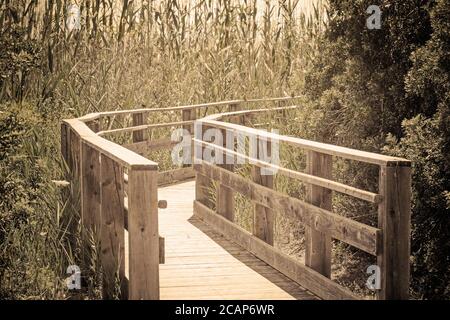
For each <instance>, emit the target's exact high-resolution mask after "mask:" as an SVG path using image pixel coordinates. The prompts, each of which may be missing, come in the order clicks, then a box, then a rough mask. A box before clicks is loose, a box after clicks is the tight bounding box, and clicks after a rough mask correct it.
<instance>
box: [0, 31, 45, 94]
mask: <svg viewBox="0 0 450 320" xmlns="http://www.w3.org/2000/svg"><path fill="white" fill-rule="evenodd" d="M0 48H1V49H0V101H4V100H15V101H22V100H23V98H24V94H25V91H26V89H27V87H28V86H27V85H28V81H29V79H28V77H29V75H30V74H31V73H32V72H33V71H34V70H36V69H39V68H40V66H41V47H40V46H39V44H38V43H37V41H35V40H31V39H29V38H27V37H26V31H25V30H24V29H23V28H21V27H18V26H17V25H13V26H12V27H10V28H6V29H5V30H0Z"/></svg>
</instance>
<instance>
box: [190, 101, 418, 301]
mask: <svg viewBox="0 0 450 320" xmlns="http://www.w3.org/2000/svg"><path fill="white" fill-rule="evenodd" d="M284 109H285V108H284ZM266 111H267V110H252V111H245V110H244V111H237V112H229V113H222V114H218V115H212V116H209V117H205V118H203V119H200V120H199V121H198V124H197V125H196V130H197V131H199V132H196V134H195V139H194V141H195V143H196V147H195V160H196V161H195V163H196V164H195V170H196V174H197V176H196V200H195V202H194V213H195V215H197V216H198V217H200V218H201V219H203V220H205V221H206V222H207V223H208V224H210V225H213V226H215V227H216V228H217V229H218V230H219V231H220V232H222V233H223V234H224V235H226V236H227V237H229V238H231V239H233V241H236V242H237V243H238V244H240V245H241V246H243V247H244V248H245V249H247V250H248V251H250V252H252V253H253V254H255V255H256V256H257V257H259V258H260V259H262V260H263V261H265V262H267V263H268V264H269V265H271V266H272V267H274V268H275V269H277V270H279V271H280V272H282V273H284V274H285V275H286V276H288V277H289V278H291V279H292V280H294V281H296V282H298V283H299V284H301V285H303V286H304V287H306V288H307V289H309V290H311V291H312V292H313V293H315V294H317V295H318V296H320V297H322V298H325V299H354V298H361V297H358V296H356V295H355V294H353V293H352V292H350V291H349V290H348V289H346V288H344V287H342V286H340V285H338V284H337V283H336V282H334V281H333V280H331V279H330V275H331V239H337V240H340V241H343V242H345V243H347V244H349V245H351V246H353V247H356V248H358V249H360V250H363V251H365V252H367V253H369V254H371V255H373V256H376V257H377V266H378V267H379V274H378V275H379V279H380V283H379V285H380V287H379V288H378V290H377V298H379V299H407V298H408V291H409V254H410V201H411V200H410V199H411V163H410V161H408V160H406V159H401V158H395V157H389V156H384V155H380V154H374V153H369V152H364V151H358V150H353V149H349V148H344V147H338V146H334V145H329V144H324V143H318V142H314V141H308V140H303V139H299V138H294V137H288V136H282V135H279V134H275V133H269V132H266V131H262V130H258V129H254V128H249V127H246V126H244V125H241V124H242V122H243V121H244V119H245V117H248V116H251V115H254V114H255V113H260V112H266ZM272 111H276V110H272ZM231 121H234V122H235V123H231ZM236 122H237V123H236ZM211 128H214V129H218V130H220V131H221V132H222V133H223V135H225V134H228V135H229V137H230V136H231V141H232V143H228V144H225V143H224V141H225V139H222V140H220V139H218V140H217V141H221V142H219V143H224V145H218V143H217V142H213V143H212V142H210V141H205V140H206V139H204V138H203V132H204V131H205V130H206V129H211ZM239 136H240V137H241V139H242V136H245V137H248V138H249V139H250V140H252V139H253V141H254V143H255V145H256V146H258V147H257V149H259V148H261V147H262V146H264V145H266V146H267V150H270V149H271V148H270V144H271V143H274V142H276V143H278V144H282V143H284V144H287V145H289V146H292V147H294V148H298V149H300V150H303V151H304V152H306V155H307V166H306V172H299V171H295V170H291V169H288V168H285V167H282V166H279V165H278V164H274V163H272V162H268V161H267V160H266V161H265V160H264V159H262V160H261V158H260V157H259V155H260V154H259V153H258V152H256V153H255V152H254V154H257V156H254V157H252V156H249V155H248V154H245V152H242V151H243V150H242V149H241V150H239V148H238V147H237V143H238V142H237V137H239ZM205 148H210V150H215V152H220V153H222V154H223V155H224V156H225V157H231V161H230V163H236V160H237V159H245V160H247V161H249V162H250V163H251V164H252V173H251V178H245V177H243V176H241V175H238V174H236V173H233V166H232V165H228V164H225V165H223V164H221V165H216V164H214V163H211V162H208V161H206V160H205V159H204V158H203V157H202V155H203V154H204V152H205ZM251 153H252V152H251V151H250V154H251ZM219 157H220V155H219ZM336 158H341V159H348V160H352V161H357V162H362V163H367V164H372V165H376V166H378V168H379V181H378V192H376V193H374V192H369V191H367V190H361V189H358V188H355V187H352V186H349V185H346V184H343V183H339V182H337V181H334V180H332V176H333V174H332V168H333V160H334V159H336ZM262 168H266V169H272V170H276V174H277V175H284V176H286V177H289V178H293V179H297V180H299V181H301V182H303V183H305V184H306V185H307V186H308V191H307V197H306V200H305V201H302V200H299V199H297V198H294V197H290V196H288V195H286V194H284V193H280V192H278V191H275V190H273V178H274V176H273V175H265V176H264V175H262V174H261V169H262ZM211 180H215V181H217V183H218V187H217V195H216V204H215V208H216V209H215V211H214V210H212V208H213V207H214V206H211V203H210V201H209V199H208V195H207V189H208V187H210V185H211V183H210V182H211ZM233 192H238V193H240V194H241V195H243V196H245V197H246V198H247V199H249V200H251V201H252V202H253V203H254V215H253V231H252V232H251V233H249V232H247V231H246V230H244V229H242V228H240V227H239V226H237V225H236V224H235V223H234V222H233V216H234V214H233V210H234V205H233ZM332 192H338V193H342V194H345V195H347V196H350V197H354V198H357V199H361V200H364V201H366V202H369V203H372V204H375V205H377V206H378V226H377V227H372V226H369V225H366V224H363V223H360V222H357V221H354V220H352V219H349V218H346V217H344V216H342V215H339V214H337V213H334V212H332ZM277 216H285V217H290V218H292V219H296V220H298V221H300V222H301V223H302V224H304V226H305V227H306V228H305V229H306V231H305V247H306V250H305V264H301V263H300V262H298V261H297V260H295V259H293V258H291V257H289V256H287V255H285V254H283V253H281V252H280V251H279V250H277V249H276V248H274V246H273V238H274V225H275V222H274V221H275V219H276V217H277Z"/></svg>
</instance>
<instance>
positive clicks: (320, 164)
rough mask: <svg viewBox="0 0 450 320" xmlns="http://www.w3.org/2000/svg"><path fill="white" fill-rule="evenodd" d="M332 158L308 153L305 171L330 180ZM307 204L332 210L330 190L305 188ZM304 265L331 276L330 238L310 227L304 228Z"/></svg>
mask: <svg viewBox="0 0 450 320" xmlns="http://www.w3.org/2000/svg"><path fill="white" fill-rule="evenodd" d="M332 166H333V159H332V156H330V155H327V154H323V153H318V152H315V151H309V152H308V153H307V171H308V173H309V174H310V175H314V176H319V177H322V178H326V179H331V178H332ZM306 198H307V201H308V203H310V204H312V205H314V206H317V207H319V208H322V209H325V210H329V211H331V209H332V197H331V190H330V189H326V188H322V187H319V186H315V185H309V186H308V187H307V195H306ZM305 248H306V249H305V264H306V265H307V266H308V267H310V268H312V269H314V270H316V271H317V272H319V273H320V274H322V275H324V276H325V277H328V278H329V277H330V276H331V237H330V235H329V234H327V233H323V232H320V231H318V230H316V229H314V228H313V227H311V226H306V227H305Z"/></svg>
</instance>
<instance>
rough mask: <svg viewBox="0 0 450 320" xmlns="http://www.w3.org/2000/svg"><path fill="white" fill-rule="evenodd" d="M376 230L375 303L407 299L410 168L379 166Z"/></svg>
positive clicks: (407, 166)
mask: <svg viewBox="0 0 450 320" xmlns="http://www.w3.org/2000/svg"><path fill="white" fill-rule="evenodd" d="M379 193H380V194H381V195H382V196H383V200H382V202H381V203H380V204H379V205H378V228H380V229H381V230H382V231H383V232H382V234H383V237H382V241H381V246H380V253H379V255H378V257H377V263H378V266H379V267H380V271H381V274H380V280H381V283H380V284H381V288H380V290H379V291H378V298H379V299H408V295H409V276H410V266H409V256H410V233H411V167H410V166H409V165H405V166H382V167H381V168H380V175H379Z"/></svg>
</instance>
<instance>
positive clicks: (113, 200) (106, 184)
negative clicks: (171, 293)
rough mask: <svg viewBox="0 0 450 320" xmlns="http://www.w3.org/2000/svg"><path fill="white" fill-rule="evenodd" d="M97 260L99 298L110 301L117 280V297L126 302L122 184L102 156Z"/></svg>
mask: <svg viewBox="0 0 450 320" xmlns="http://www.w3.org/2000/svg"><path fill="white" fill-rule="evenodd" d="M101 172H102V174H101V198H102V199H103V201H102V204H101V217H102V224H101V229H100V239H101V242H100V247H101V250H100V259H101V263H102V267H103V298H104V299H105V298H106V299H111V298H113V297H114V293H115V283H116V280H117V279H118V280H119V283H120V297H121V298H122V299H127V298H128V288H127V284H128V283H127V281H125V239H124V234H125V231H124V219H123V210H122V208H123V206H124V204H123V203H124V181H123V168H122V166H121V165H119V164H117V163H116V162H115V161H113V160H111V159H110V158H108V157H107V156H105V155H102V156H101Z"/></svg>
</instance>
